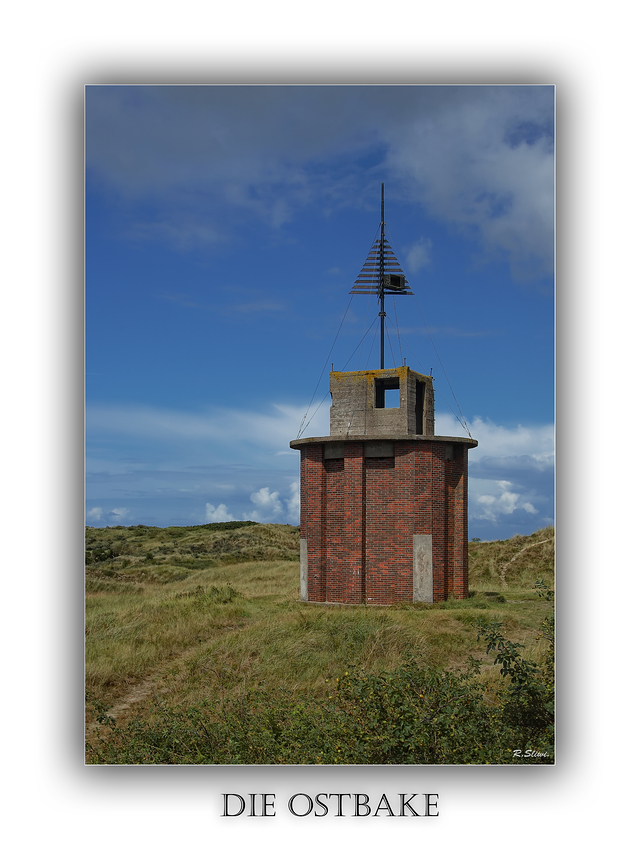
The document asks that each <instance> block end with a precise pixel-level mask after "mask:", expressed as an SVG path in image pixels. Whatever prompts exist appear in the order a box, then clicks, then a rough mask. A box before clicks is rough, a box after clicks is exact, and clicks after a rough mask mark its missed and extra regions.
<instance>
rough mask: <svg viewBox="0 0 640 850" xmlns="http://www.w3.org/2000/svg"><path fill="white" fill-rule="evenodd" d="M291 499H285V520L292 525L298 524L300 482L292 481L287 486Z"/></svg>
mask: <svg viewBox="0 0 640 850" xmlns="http://www.w3.org/2000/svg"><path fill="white" fill-rule="evenodd" d="M289 491H290V493H291V497H290V498H289V499H287V518H288V519H289V520H290V521H291V523H292V525H298V523H299V522H300V482H299V481H292V482H291V484H290V485H289Z"/></svg>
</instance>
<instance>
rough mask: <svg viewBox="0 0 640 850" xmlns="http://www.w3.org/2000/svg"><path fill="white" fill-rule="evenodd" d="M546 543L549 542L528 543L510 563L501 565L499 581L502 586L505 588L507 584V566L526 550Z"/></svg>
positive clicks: (546, 540)
mask: <svg viewBox="0 0 640 850" xmlns="http://www.w3.org/2000/svg"><path fill="white" fill-rule="evenodd" d="M548 542H549V540H548V539H545V540H539V541H538V542H537V543H529V545H528V546H523V547H522V549H520V550H519V551H518V552H516V554H515V555H514V556H513V558H511V560H510V561H507V562H506V564H503V565H502V566H501V567H500V581H501V582H502V584H503V585H504V586H506V584H507V570H508V569H509V564H513V562H514V561H515V560H516V558H518V557H520V555H522V553H523V552H526V550H527V549H533V547H534V546H542V544H543V543H548Z"/></svg>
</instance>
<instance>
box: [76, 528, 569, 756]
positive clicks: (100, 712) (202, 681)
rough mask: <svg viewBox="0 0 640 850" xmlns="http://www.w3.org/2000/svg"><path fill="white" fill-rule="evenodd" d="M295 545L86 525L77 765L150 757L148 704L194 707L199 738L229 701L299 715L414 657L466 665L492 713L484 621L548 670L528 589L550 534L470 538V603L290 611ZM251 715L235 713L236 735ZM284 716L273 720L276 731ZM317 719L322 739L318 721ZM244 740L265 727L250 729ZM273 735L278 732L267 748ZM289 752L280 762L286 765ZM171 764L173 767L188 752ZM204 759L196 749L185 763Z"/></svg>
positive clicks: (283, 540) (166, 710)
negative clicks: (117, 733) (81, 731)
mask: <svg viewBox="0 0 640 850" xmlns="http://www.w3.org/2000/svg"><path fill="white" fill-rule="evenodd" d="M298 539H299V533H298V529H297V528H294V527H292V526H283V525H259V524H253V523H218V524H211V525H207V526H196V527H190V528H167V529H160V528H149V527H140V526H138V527H126V528H125V527H116V528H107V529H93V528H88V529H87V532H86V550H87V564H86V619H85V625H86V639H85V658H86V689H87V741H88V757H87V760H88V761H91V762H98V763H100V762H105V761H114V760H120V761H124V762H125V763H139V762H142V761H146V760H153V753H151V755H150V756H145V757H142V756H140V753H139V752H138V750H137V749H136V747H135V746H134V745H133V744H132V741H133V737H132V736H134V731H135V729H138V732H140V729H141V727H140V724H141V723H142V724H147V725H148V724H153V722H154V721H153V718H154V717H155V718H157V717H159V715H158V712H159V711H160V713H161V714H162V713H163V714H162V716H163V717H164V720H163V721H162V723H164V725H165V726H166V725H167V717H173V718H176V717H181V718H183V719H184V717H185V716H187V714H188V712H190V711H191V712H192V714H193V716H196V715H197V718H198V722H199V723H200V724H201V725H202V726H203V728H204V727H205V726H207V724H208V726H207V728H209V729H211V728H213V727H212V724H213V721H212V720H211V718H213V717H217V718H218V721H216V722H217V723H218V724H219V723H220V712H223V711H224V712H227V713H228V712H229V711H230V710H232V711H236V710H239V709H238V706H243V708H242V711H244V712H246V711H249V709H248V708H247V706H248V705H249V703H251V705H253V706H254V708H253V709H251V711H252V712H253V713H252V714H251V716H250V718H249V720H250V723H249V725H251V723H255V722H256V721H255V718H256V717H257V716H258V715H259V716H260V717H262V718H263V715H264V712H265V711H267V712H269V711H270V712H272V713H273V711H276V709H278V708H279V707H282V709H283V710H284V709H285V707H286V706H289V708H288V709H287V711H288V712H289V716H293V715H295V713H296V710H297V709H298V708H299V707H300V706H305V709H304V712H302V714H304V715H305V716H306V717H307V718H308V716H309V713H311V714H313V711H314V709H313V706H316V705H325V704H326V705H329V704H330V703H329V702H328V701H329V700H332V699H334V698H335V696H336V695H335V689H336V684H337V683H338V685H340V682H341V680H344V675H345V673H347V674H350V675H351V676H352V677H354V676H361V677H362V676H369V677H376V676H377V677H380V676H383V677H384V676H391V675H395V674H396V673H397V671H398V670H401V669H402V667H403V664H405V663H406V662H407V659H410V658H412V659H414V660H415V659H418V660H419V663H420V664H421V665H422V666H423V667H424V668H425V669H427V668H428V669H429V670H431V671H449V673H451V674H452V675H454V676H455V675H458V674H462V671H463V670H464V669H466V667H467V666H468V659H469V658H470V657H471V658H473V659H476V661H477V662H478V665H479V667H478V672H477V674H476V675H475V678H474V681H475V682H476V683H477V684H479V685H480V686H481V688H482V701H483V704H484V705H486V706H488V707H489V708H491V707H492V706H493V707H494V708H496V710H497V709H498V707H499V706H500V705H501V704H502V702H503V696H502V690H503V689H504V680H505V678H506V677H505V676H501V675H500V669H499V666H496V665H495V664H494V659H495V652H493V653H489V654H488V653H487V651H486V641H482V640H480V641H479V640H478V631H479V624H482V623H484V624H485V625H486V624H490V623H495V622H499V623H500V624H501V633H502V634H503V636H504V637H505V639H506V640H508V641H509V642H510V643H511V644H514V643H517V644H520V645H521V648H520V649H519V650H518V652H519V655H520V656H521V658H522V659H523V660H524V662H526V663H533V664H535V665H537V667H538V668H540V667H541V665H543V662H544V658H545V651H546V644H547V642H546V641H541V640H539V639H538V638H539V635H540V630H541V624H542V623H543V621H544V619H545V618H546V617H548V616H549V615H550V613H552V609H553V606H552V604H551V603H550V602H549V601H548V600H546V599H545V598H544V596H542V595H540V594H539V593H537V592H536V590H535V584H536V582H539V581H543V582H545V584H546V585H547V587H549V588H551V587H553V578H554V533H553V529H552V528H546V529H541V530H540V531H538V532H536V533H535V534H533V535H531V536H530V537H514V538H511V539H510V540H505V541H494V542H473V543H470V544H469V548H470V579H469V585H470V593H471V595H470V597H469V598H468V599H465V600H458V601H455V600H450V601H448V602H444V603H439V604H436V605H420V604H415V605H413V604H406V605H394V606H389V607H372V606H353V607H350V606H349V607H348V606H327V605H308V604H304V603H301V602H300V601H299V599H298V596H299V564H298V551H299V548H298ZM351 681H354V679H353V678H352V680H351ZM363 681H364V680H363ZM367 681H369V680H367ZM371 681H373V679H372V680H371ZM376 681H378V682H379V681H382V680H381V679H376ZM385 681H386V680H385ZM385 687H386V685H385ZM411 687H413V685H412V686H411ZM406 688H409V686H408V685H406ZM416 688H417V690H420V687H418V686H417V685H416ZM352 696H353V695H351V697H350V699H351V698H352ZM416 698H417V699H422V697H421V696H420V695H418V696H417V697H416ZM256 700H257V702H256ZM252 701H253V702H252ZM454 702H455V701H454V700H453V699H451V700H449V702H448V703H447V705H449V704H451V705H453V703H454ZM204 706H206V707H207V709H206V712H208V713H206V717H207V718H208V720H207V721H206V722H204V721H203V717H204V716H205V715H203V714H202V712H203V711H204V708H203V707H204ZM265 706H267V708H265ZM230 707H231V708H230ZM310 707H311V708H310ZM358 710H361V709H358ZM452 710H453V709H452ZM261 712H262V713H261ZM276 713H277V712H276ZM264 716H266V715H264ZM274 716H275V715H274ZM350 716H355V715H354V714H353V712H352V711H351V712H350ZM403 716H404V715H403ZM407 716H408V715H407ZM100 717H101V718H102V720H103V722H102V724H99V723H97V719H98V718H100ZM224 717H225V722H226V718H227V714H225V715H224ZM105 718H106V722H105ZM109 718H110V719H109ZM136 718H137V719H136ZM263 719H264V718H263ZM246 721H247V717H246V716H245V718H244V721H243V722H244V723H245V726H246V725H247V723H246ZM181 722H182V721H181ZM261 722H262V721H261ZM265 722H266V721H265ZM282 722H283V721H281V720H277V721H276V720H273V719H272V720H269V723H271V724H272V725H273V724H274V723H275V727H274V728H276V727H277V728H280V727H279V726H278V723H280V725H282ZM318 722H320V721H318ZM474 722H475V721H474ZM483 722H484V721H483ZM135 723H137V724H138V726H137V727H136V726H135ZM162 723H161V724H160V725H162ZM301 723H302V721H301ZM322 723H324V724H325V725H324V726H323V727H322V728H323V729H324V732H323V737H324V738H326V737H327V731H326V723H327V721H326V718H324V719H323V720H322ZM114 724H115V729H116V730H123V729H127V730H129V731H128V732H127V734H128V736H129V737H128V738H127V740H128V742H129V743H128V744H127V746H125V745H124V744H122V741H123V740H124V739H123V738H121V739H120V745H119V746H121V751H122V752H121V756H122V758H121V757H120V756H118V755H117V754H116V755H115V756H114V752H115V750H114V747H115V746H116V745H115V744H113V745H112V746H111V748H109V747H107V745H106V741H108V740H110V736H111V739H113V740H114V741H115V740H116V739H115V738H114V737H113V736H114V733H113V728H114ZM132 724H133V725H132ZM263 725H264V724H263ZM183 727H184V723H182V726H180V728H181V729H182V728H183ZM158 728H159V727H158ZM260 728H261V729H262V726H261V727H260ZM301 728H302V727H301ZM318 728H320V727H318ZM110 730H111V731H110ZM147 731H148V729H147V727H145V735H146V734H147ZM136 734H137V733H136ZM207 734H209V736H210V732H209V733H207ZM253 734H254V736H255V737H258V738H259V737H260V734H262V733H260V734H258V731H257V727H256V729H254V732H253ZM269 734H271V733H269ZM278 734H281V733H276V732H274V733H273V736H275V739H277V738H278ZM296 734H297V733H296ZM301 734H302V733H301ZM331 734H333V730H331ZM273 736H272V738H273ZM232 737H233V736H232ZM308 737H311V735H310V733H309V735H308ZM329 737H331V735H329ZM145 740H146V739H145ZM270 740H271V739H270ZM546 740H547V739H545V741H546ZM518 745H519V743H514V745H513V746H514V747H516V746H518ZM154 746H155V747H156V749H158V745H154ZM162 746H164V744H163V745H162ZM194 746H195V745H194ZM242 746H245V745H244V744H243V745H242ZM265 746H266V745H265ZM269 746H270V748H271V749H269V748H267V749H264V748H263V751H261V752H262V756H256V759H255V760H256V761H260V760H265V759H267V760H268V758H269V754H271V757H273V754H274V753H276V752H278V753H279V752H280V751H276V750H275V749H274V746H275V745H274V743H273V740H271V743H270V745H269ZM296 746H297V747H298V749H297V750H296V751H295V753H298V756H300V757H301V756H304V759H305V763H306V762H308V761H313V760H321V761H322V760H323V759H316V758H315V756H316V753H315V751H313V752H311V751H310V752H307V751H306V749H305V746H306V745H303V744H301V743H300V742H298V744H296ZM337 746H339V745H337ZM123 747H124V749H123ZM238 748H239V749H238V752H237V753H235V755H233V754H230V755H229V760H231V761H237V760H238V758H240V756H239V752H240V749H241V746H240V743H239V744H238ZM145 752H146V750H145ZM247 752H248V751H247V749H246V746H245V748H244V749H243V750H242V753H243V758H244V760H245V763H246V759H247V758H251V757H250V756H249V757H247ZM292 752H293V751H292ZM320 752H321V753H322V754H323V757H324V756H325V755H326V754H325V753H324V751H323V750H322V751H320ZM295 753H294V754H293V755H292V756H291V757H293V758H297V756H296V755H295ZM334 756H335V754H334ZM354 757H356V756H355V755H354ZM181 758H182V761H183V763H184V761H185V759H186V760H188V755H187V756H185V755H184V754H183V756H181ZM277 758H278V759H280V758H281V756H280V755H278V756H277ZM332 758H333V761H332V760H331V759H325V760H329V761H331V763H335V760H336V758H337V756H335V758H334V757H333V756H332ZM469 759H470V757H469V756H468V754H467V755H465V760H466V761H469ZM202 760H203V758H201V757H196V756H195V755H194V761H202ZM204 760H206V759H204ZM215 760H216V761H220V762H221V763H222V762H223V761H224V759H223V757H221V756H215ZM338 761H339V759H338ZM480 761H482V758H480ZM162 763H166V762H162ZM287 763H289V762H287ZM348 763H351V762H348Z"/></svg>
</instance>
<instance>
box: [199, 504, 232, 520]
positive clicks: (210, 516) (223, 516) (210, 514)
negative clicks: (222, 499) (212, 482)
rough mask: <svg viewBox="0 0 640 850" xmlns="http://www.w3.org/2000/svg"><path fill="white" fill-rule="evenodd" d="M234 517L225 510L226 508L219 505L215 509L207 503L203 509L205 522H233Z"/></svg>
mask: <svg viewBox="0 0 640 850" xmlns="http://www.w3.org/2000/svg"><path fill="white" fill-rule="evenodd" d="M233 521H234V517H233V516H232V515H231V514H230V513H229V511H228V510H227V506H226V505H223V504H220V505H218V507H217V508H215V507H214V506H213V505H210V504H209V502H207V504H206V509H205V522H233Z"/></svg>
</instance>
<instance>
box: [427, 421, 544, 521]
mask: <svg viewBox="0 0 640 850" xmlns="http://www.w3.org/2000/svg"><path fill="white" fill-rule="evenodd" d="M436 425H437V427H436V433H437V434H442V435H451V436H465V432H464V429H463V428H462V426H461V425H460V423H459V422H457V420H456V419H455V418H454V417H453V416H452V415H451V414H443V415H440V416H438V420H437V423H436ZM470 430H471V435H472V437H473V438H474V439H476V440H477V441H478V446H477V448H475V449H472V450H471V451H470V452H469V521H470V522H471V523H473V522H474V521H475V522H476V523H480V524H482V526H483V527H486V525H485V524H490V525H496V524H497V523H501V524H503V523H504V521H505V520H509V521H512V522H515V521H516V520H518V521H523V520H524V519H525V517H528V518H529V520H530V519H531V518H532V517H536V518H537V520H538V523H539V525H547V524H550V523H551V522H552V521H553V513H554V509H553V499H554V476H555V446H554V426H553V425H552V424H542V425H539V424H538V425H516V426H513V427H508V426H505V425H499V424H497V423H495V422H492V421H491V420H489V419H482V418H479V417H476V418H474V419H473V420H472V421H471V424H470ZM527 521H528V520H527ZM518 531H519V532H520V528H519V529H518Z"/></svg>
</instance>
